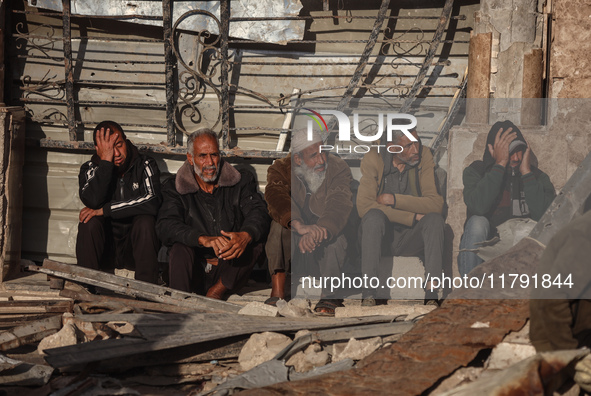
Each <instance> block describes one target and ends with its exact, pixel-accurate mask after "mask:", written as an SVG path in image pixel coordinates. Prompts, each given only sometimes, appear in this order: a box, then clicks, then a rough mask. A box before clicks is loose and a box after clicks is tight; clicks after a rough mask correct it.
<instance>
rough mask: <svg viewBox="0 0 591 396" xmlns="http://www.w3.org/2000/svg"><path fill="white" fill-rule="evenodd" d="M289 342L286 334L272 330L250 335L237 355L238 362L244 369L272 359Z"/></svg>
mask: <svg viewBox="0 0 591 396" xmlns="http://www.w3.org/2000/svg"><path fill="white" fill-rule="evenodd" d="M290 343H291V338H289V337H288V336H286V335H283V334H279V333H272V332H268V331H266V332H264V333H257V334H253V335H252V336H250V338H249V339H248V341H246V344H244V346H243V347H242V350H241V351H240V354H239V355H238V362H239V363H240V367H241V368H242V370H244V371H248V370H250V369H251V368H253V367H255V366H258V365H259V364H261V363H263V362H266V361H268V360H271V359H273V357H275V355H277V354H278V353H279V352H281V350H283V349H284V348H285V347H286V346H288V345H289V344H290Z"/></svg>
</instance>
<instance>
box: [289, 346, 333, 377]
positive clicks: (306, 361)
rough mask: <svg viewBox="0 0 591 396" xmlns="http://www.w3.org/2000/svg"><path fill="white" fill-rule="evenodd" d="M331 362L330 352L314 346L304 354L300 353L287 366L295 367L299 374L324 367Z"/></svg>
mask: <svg viewBox="0 0 591 396" xmlns="http://www.w3.org/2000/svg"><path fill="white" fill-rule="evenodd" d="M328 362H330V356H329V354H328V352H326V351H323V350H322V348H321V347H320V345H318V344H312V345H310V346H309V347H308V348H306V350H305V351H303V352H298V353H296V354H295V355H293V356H292V357H290V358H289V360H288V361H287V362H286V363H285V365H286V366H293V367H294V369H295V371H297V372H298V373H304V372H306V371H310V370H312V369H314V368H316V367H322V366H324V365H326V364H327V363H328Z"/></svg>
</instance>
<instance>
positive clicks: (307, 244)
mask: <svg viewBox="0 0 591 396" xmlns="http://www.w3.org/2000/svg"><path fill="white" fill-rule="evenodd" d="M318 245H319V243H318V242H316V241H314V238H313V237H312V234H305V235H304V236H303V237H302V238H301V239H300V243H299V244H298V247H299V248H300V252H302V253H312V252H313V251H314V250H315V249H316V246H318Z"/></svg>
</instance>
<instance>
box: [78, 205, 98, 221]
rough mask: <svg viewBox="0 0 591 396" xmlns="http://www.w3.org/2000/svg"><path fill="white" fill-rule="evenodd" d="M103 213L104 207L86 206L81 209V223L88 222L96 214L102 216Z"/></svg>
mask: <svg viewBox="0 0 591 396" xmlns="http://www.w3.org/2000/svg"><path fill="white" fill-rule="evenodd" d="M102 215H103V208H100V209H90V208H84V209H82V210H81V211H80V215H79V216H78V218H79V219H80V222H81V223H88V221H89V220H90V219H92V218H93V217H94V216H102Z"/></svg>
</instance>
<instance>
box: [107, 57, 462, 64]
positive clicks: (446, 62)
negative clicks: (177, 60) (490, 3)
mask: <svg viewBox="0 0 591 396" xmlns="http://www.w3.org/2000/svg"><path fill="white" fill-rule="evenodd" d="M391 58H393V59H396V58H397V57H395V56H391ZM96 62H99V61H96ZM230 63H232V64H238V63H240V64H241V65H243V66H244V65H253V66H349V65H357V64H358V63H359V62H248V61H246V62H230ZM367 64H368V65H383V64H384V62H367ZM421 65H422V63H415V62H410V63H404V66H421ZM449 65H451V61H449V60H446V61H442V62H433V63H432V64H431V66H449Z"/></svg>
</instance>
